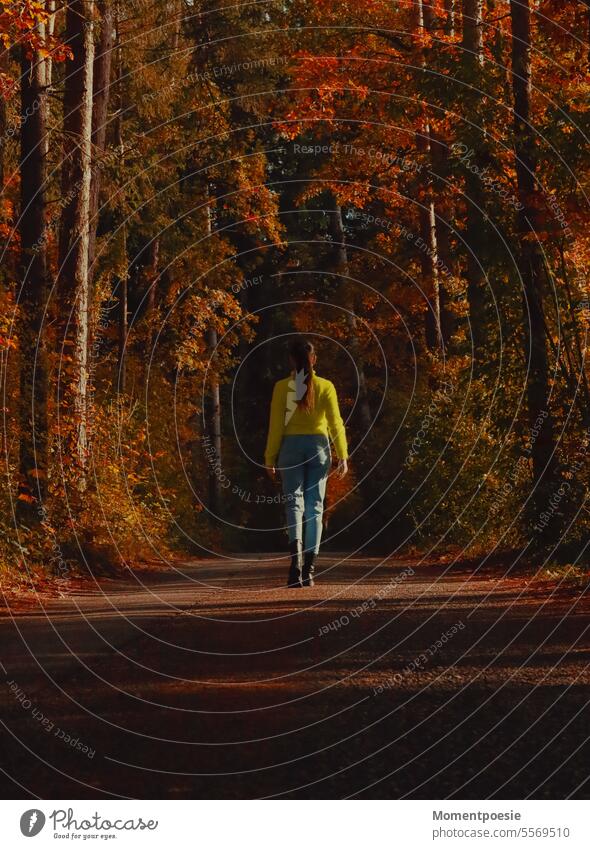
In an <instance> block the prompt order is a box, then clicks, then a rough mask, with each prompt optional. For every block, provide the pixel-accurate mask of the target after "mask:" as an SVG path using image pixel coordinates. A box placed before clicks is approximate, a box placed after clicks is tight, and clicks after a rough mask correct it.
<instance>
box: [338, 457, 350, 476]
mask: <svg viewBox="0 0 590 849" xmlns="http://www.w3.org/2000/svg"><path fill="white" fill-rule="evenodd" d="M337 474H338V477H339V478H343V477H344V476H345V475H347V474H348V460H338V469H337Z"/></svg>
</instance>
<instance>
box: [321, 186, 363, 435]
mask: <svg viewBox="0 0 590 849" xmlns="http://www.w3.org/2000/svg"><path fill="white" fill-rule="evenodd" d="M333 201H334V206H333V210H332V211H331V212H330V224H331V227H330V229H331V235H332V239H333V242H334V248H335V251H336V268H337V269H338V272H339V273H340V274H341V275H342V276H343V280H342V281H341V284H340V285H341V288H342V290H343V291H344V293H345V295H344V299H343V300H344V304H343V306H344V310H345V315H346V322H347V324H348V330H349V332H350V350H351V353H352V358H353V360H354V362H355V365H356V368H357V372H358V381H359V418H360V423H361V427H362V431H363V434H366V433H368V432H369V430H370V429H371V427H372V425H373V418H372V416H371V407H370V404H369V392H368V389H367V378H366V375H365V367H364V363H363V356H362V351H361V346H360V342H359V338H358V329H357V319H356V314H355V309H354V298H353V297H352V295H351V293H350V286H351V282H350V279H349V277H350V269H349V264H348V249H347V247H346V233H345V231H344V224H343V222H342V209H341V208H340V205H339V204H338V203H337V201H336V198H333Z"/></svg>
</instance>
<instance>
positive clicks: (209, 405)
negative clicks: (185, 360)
mask: <svg viewBox="0 0 590 849" xmlns="http://www.w3.org/2000/svg"><path fill="white" fill-rule="evenodd" d="M208 196H209V188H208V187H207V197H208ZM206 216H207V217H206V230H207V235H208V238H209V239H210V238H211V234H212V227H211V209H210V207H209V206H207V207H206ZM205 342H206V343H207V348H208V350H209V357H210V359H209V395H208V397H207V398H206V403H205V428H206V434H207V437H208V440H209V446H210V448H211V449H212V450H213V454H212V455H211V456H209V461H208V469H209V510H210V512H211V517H212V518H217V517H218V516H220V515H221V508H222V489H221V458H222V454H221V391H220V386H219V378H218V376H217V374H216V371H215V368H216V363H215V357H216V353H215V352H216V349H217V342H218V338H217V330H216V329H215V328H214V327H209V328H208V329H207V331H206V333H205Z"/></svg>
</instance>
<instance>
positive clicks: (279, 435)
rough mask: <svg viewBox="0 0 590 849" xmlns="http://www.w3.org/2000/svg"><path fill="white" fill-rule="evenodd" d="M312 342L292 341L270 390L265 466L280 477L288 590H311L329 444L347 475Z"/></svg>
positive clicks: (331, 397)
mask: <svg viewBox="0 0 590 849" xmlns="http://www.w3.org/2000/svg"><path fill="white" fill-rule="evenodd" d="M316 359H317V358H316V354H315V350H314V347H313V345H312V343H311V342H309V341H308V340H307V339H305V338H303V337H300V336H298V337H296V338H295V339H294V340H293V342H292V343H291V345H290V346H289V362H290V365H291V376H290V377H287V378H285V379H284V380H279V381H278V382H277V383H276V384H275V387H274V390H273V394H272V402H271V407H270V423H269V428H268V439H267V441H266V450H265V453H264V460H265V464H266V468H267V470H268V473H269V475H270V477H271V478H272V479H273V480H274V479H275V476H276V467H278V469H279V471H280V473H281V479H282V484H283V494H284V497H285V503H286V512H287V529H288V532H289V543H290V546H289V547H290V552H291V565H290V567H289V578H288V580H287V586H288V587H313V583H314V581H313V573H314V561H315V557H316V555H317V553H318V551H319V548H320V540H321V535H322V517H323V512H324V497H325V495H326V483H327V480H328V472H329V470H330V464H331V460H332V457H331V453H330V439H331V440H332V442H333V443H334V447H335V449H336V455H337V457H338V461H339V462H338V473H339V475H340V476H341V477H344V475H345V474H346V473H347V471H348V462H347V458H348V448H347V444H346V432H345V429H344V422H343V421H342V417H341V415H340V410H339V408H338V398H337V396H336V389H335V388H334V384H333V383H332V382H331V381H329V380H325V379H324V378H323V377H318V376H317V375H316V374H315V364H316Z"/></svg>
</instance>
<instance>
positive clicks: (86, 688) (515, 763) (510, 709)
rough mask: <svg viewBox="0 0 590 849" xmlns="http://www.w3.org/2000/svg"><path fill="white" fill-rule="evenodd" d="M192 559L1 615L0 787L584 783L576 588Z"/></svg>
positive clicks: (419, 787)
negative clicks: (289, 576)
mask: <svg viewBox="0 0 590 849" xmlns="http://www.w3.org/2000/svg"><path fill="white" fill-rule="evenodd" d="M285 569H286V560H285V559H283V560H279V558H278V557H275V558H271V557H268V556H262V555H261V556H258V557H256V556H252V555H251V556H249V559H233V560H208V561H199V562H192V563H189V564H186V565H183V566H182V567H179V568H178V570H177V571H176V572H174V573H160V574H154V575H151V576H149V577H145V576H141V577H139V576H136V577H135V578H130V579H129V580H128V581H126V582H119V583H117V582H114V581H108V582H107V581H103V582H101V584H100V586H97V587H96V588H95V589H92V590H89V591H88V592H86V593H85V594H79V595H73V596H70V597H67V598H62V599H56V600H45V602H44V609H43V610H40V611H39V612H35V613H27V614H20V615H17V616H16V617H15V618H14V619H12V618H11V617H6V616H5V617H3V618H2V619H1V620H0V631H1V634H0V636H1V640H2V642H1V645H2V650H1V654H0V661H1V663H2V667H0V672H3V674H4V676H5V682H4V684H3V685H2V694H1V697H2V718H3V725H4V727H3V728H2V751H3V757H2V763H1V766H2V768H3V771H4V776H3V778H2V792H3V793H4V795H5V796H6V797H7V798H19V797H23V796H39V797H41V798H58V799H59V798H66V799H67V798H72V799H80V798H92V797H114V798H117V797H122V798H130V797H132V798H135V797H137V798H160V797H163V798H167V797H172V798H226V797H227V798H258V797H277V798H285V797H286V798H344V797H376V798H403V797H410V798H412V797H413V798H447V797H453V796H455V797H459V798H469V797H473V798H487V797H491V796H496V797H498V798H525V797H529V796H530V797H533V798H539V797H554V798H564V797H568V796H576V797H582V798H587V797H588V795H590V781H588V777H589V775H590V757H589V755H590V751H589V748H590V747H589V746H588V737H589V735H590V721H589V720H590V689H589V687H588V684H589V681H590V671H589V661H590V642H589V632H588V628H589V626H590V607H589V605H588V601H587V596H586V595H585V594H584V593H583V592H582V591H581V590H579V589H578V590H576V589H575V588H570V589H564V588H555V587H553V586H551V587H549V586H547V585H539V584H527V582H526V581H524V580H522V579H511V578H502V577H501V576H495V575H491V574H489V575H487V576H478V575H474V574H470V573H468V572H465V571H459V572H457V571H449V570H447V571H445V568H443V567H440V566H418V565H416V564H415V563H410V562H407V563H406V562H400V561H389V562H385V563H383V562H382V561H380V560H378V559H375V558H352V559H347V560H342V559H341V558H339V557H335V556H333V555H330V556H324V557H322V558H321V561H320V566H319V569H320V572H321V574H320V576H319V580H318V583H317V586H316V587H315V588H313V589H307V590H288V589H286V588H284V587H283V586H282V583H283V578H284V573H285Z"/></svg>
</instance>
